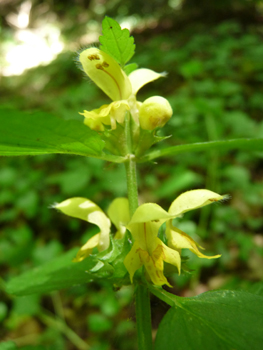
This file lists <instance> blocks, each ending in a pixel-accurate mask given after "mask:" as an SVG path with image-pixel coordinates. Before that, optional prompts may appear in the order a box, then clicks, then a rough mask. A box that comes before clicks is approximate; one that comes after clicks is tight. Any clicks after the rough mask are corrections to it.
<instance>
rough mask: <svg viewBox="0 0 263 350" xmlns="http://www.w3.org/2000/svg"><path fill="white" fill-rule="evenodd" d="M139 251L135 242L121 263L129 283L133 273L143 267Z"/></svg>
mask: <svg viewBox="0 0 263 350" xmlns="http://www.w3.org/2000/svg"><path fill="white" fill-rule="evenodd" d="M139 249H140V248H139V246H138V244H137V243H136V242H135V243H134V244H133V246H132V249H131V250H130V252H129V253H128V254H127V255H126V257H125V259H124V261H123V263H124V266H125V267H126V269H127V271H128V272H129V274H130V279H131V283H132V282H133V276H134V274H135V271H137V270H138V269H139V268H140V267H142V265H143V263H142V260H141V258H140V255H139V253H138V250H139Z"/></svg>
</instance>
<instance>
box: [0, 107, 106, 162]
mask: <svg viewBox="0 0 263 350" xmlns="http://www.w3.org/2000/svg"><path fill="white" fill-rule="evenodd" d="M103 146H104V142H103V141H102V140H101V139H100V137H99V135H98V134H97V133H96V132H94V131H92V130H90V129H89V128H87V127H86V126H85V125H84V124H82V123H80V122H79V121H76V120H61V119H59V118H56V117H54V116H53V115H51V114H48V113H45V112H36V113H26V112H20V111H15V110H11V109H1V110H0V155H3V156H19V155H37V154H48V153H66V154H78V155H82V156H92V157H97V156H98V157H100V156H101V154H102V148H103Z"/></svg>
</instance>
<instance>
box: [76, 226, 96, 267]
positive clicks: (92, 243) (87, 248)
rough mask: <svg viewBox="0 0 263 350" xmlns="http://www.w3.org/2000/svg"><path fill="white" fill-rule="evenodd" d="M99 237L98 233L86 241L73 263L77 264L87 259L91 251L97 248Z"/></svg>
mask: <svg viewBox="0 0 263 350" xmlns="http://www.w3.org/2000/svg"><path fill="white" fill-rule="evenodd" d="M99 240H100V235H99V233H98V234H96V235H95V236H93V237H92V238H91V239H89V240H88V242H87V243H85V244H84V245H83V246H82V247H81V248H80V250H79V251H78V253H77V255H76V258H75V259H73V261H74V262H79V261H82V260H84V259H85V258H86V257H88V256H89V255H90V254H91V253H92V249H93V248H95V247H97V246H98V244H99Z"/></svg>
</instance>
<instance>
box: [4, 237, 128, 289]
mask: <svg viewBox="0 0 263 350" xmlns="http://www.w3.org/2000/svg"><path fill="white" fill-rule="evenodd" d="M129 240H130V237H128V236H125V237H124V238H122V239H116V240H115V239H112V237H111V244H110V247H109V248H108V249H107V250H105V251H103V252H101V253H98V254H95V255H91V256H89V257H88V258H86V259H84V260H83V261H81V262H77V263H75V262H72V259H73V258H74V257H75V256H76V254H77V252H78V248H74V249H72V250H70V251H69V252H67V253H65V254H63V255H61V256H60V257H58V258H55V259H53V260H51V261H49V262H48V263H46V264H43V265H40V266H38V267H36V268H34V269H32V270H29V271H27V272H25V273H24V274H22V275H20V276H18V277H15V278H13V279H11V280H10V281H9V282H8V283H7V284H6V291H7V293H10V294H15V295H28V294H34V293H46V292H50V291H53V290H59V289H63V288H70V287H72V286H74V285H77V284H84V283H88V282H90V281H91V280H95V279H101V278H103V279H107V280H108V281H109V282H111V283H114V284H115V285H118V286H122V285H123V284H129V277H128V273H127V270H126V268H125V266H124V264H123V260H124V257H125V256H126V255H127V254H128V252H129V250H130V242H129Z"/></svg>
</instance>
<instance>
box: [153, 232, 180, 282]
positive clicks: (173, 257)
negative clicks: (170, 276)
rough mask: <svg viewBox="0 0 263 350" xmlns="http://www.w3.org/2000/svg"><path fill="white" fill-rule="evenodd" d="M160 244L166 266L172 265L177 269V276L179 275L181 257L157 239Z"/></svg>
mask: <svg viewBox="0 0 263 350" xmlns="http://www.w3.org/2000/svg"><path fill="white" fill-rule="evenodd" d="M157 239H158V240H159V241H160V242H159V244H160V245H161V246H162V249H163V254H164V257H163V260H164V261H165V262H167V263H168V264H171V265H174V266H176V267H177V269H178V274H179V275H180V273H181V256H180V254H179V252H178V251H176V250H173V249H171V248H169V247H167V246H166V245H165V244H164V243H163V242H162V241H161V240H160V239H159V238H157Z"/></svg>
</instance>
